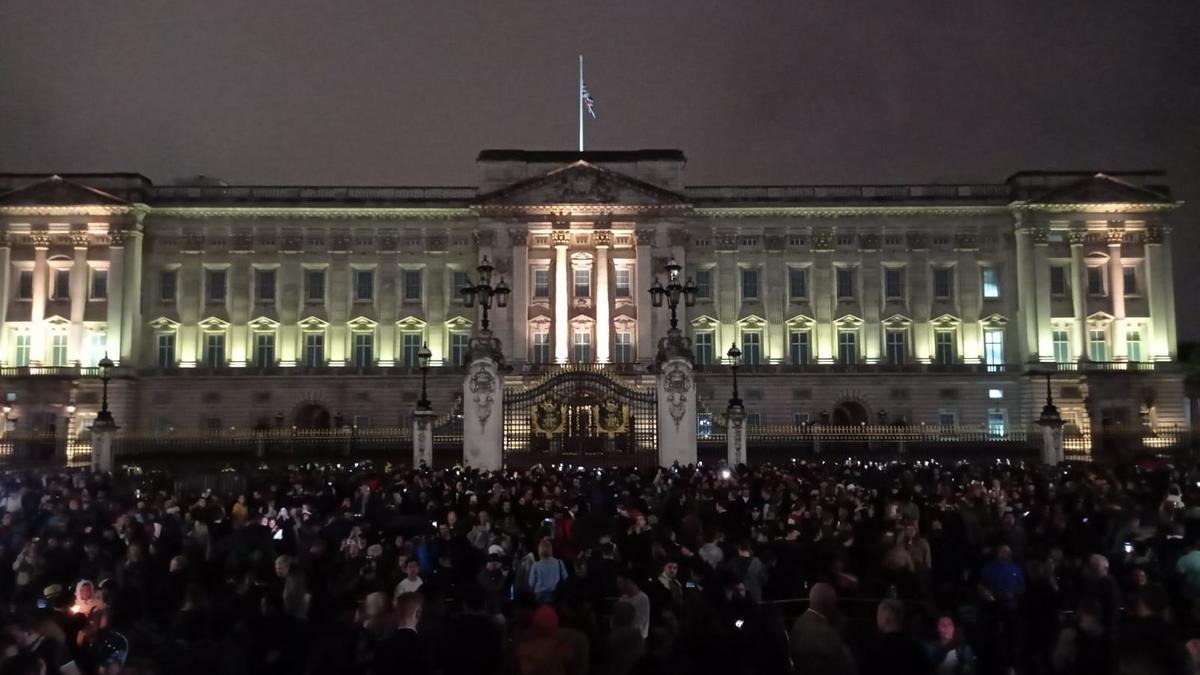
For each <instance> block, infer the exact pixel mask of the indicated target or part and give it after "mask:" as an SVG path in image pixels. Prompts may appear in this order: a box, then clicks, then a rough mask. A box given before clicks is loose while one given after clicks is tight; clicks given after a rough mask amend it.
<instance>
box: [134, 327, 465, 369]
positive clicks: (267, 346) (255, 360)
mask: <svg viewBox="0 0 1200 675" xmlns="http://www.w3.org/2000/svg"><path fill="white" fill-rule="evenodd" d="M203 339H204V341H203V343H202V350H201V354H200V364H201V365H202V366H204V367H208V368H222V367H224V366H225V365H227V364H228V359H227V357H226V349H225V347H226V343H227V342H228V340H227V338H226V335H225V334H224V333H206V334H205V335H204V338H203ZM470 342H471V337H470V335H468V334H466V333H451V334H450V358H449V360H448V363H450V364H453V365H465V364H466V360H467V353H468V351H469V349H470ZM423 344H424V337H423V336H422V335H421V334H420V333H404V334H402V335H401V336H400V360H399V363H400V365H402V366H404V367H406V368H416V367H417V366H419V365H420V358H419V356H418V354H419V353H420V351H421V346H422V345H423ZM175 345H176V336H175V334H174V333H160V334H159V335H158V336H157V356H156V361H155V363H156V364H157V365H158V367H159V368H174V367H175V366H176V365H177V364H178V361H177V359H176V351H175ZM325 345H326V341H325V334H324V333H305V334H304V343H303V345H302V347H301V350H300V358H299V363H300V365H301V366H303V367H307V368H320V367H323V366H325V365H327V363H328V362H327V360H326V357H325ZM275 348H276V337H275V334H274V333H256V334H254V336H253V343H252V349H251V354H250V364H251V365H253V366H254V367H257V368H268V367H272V366H275V365H276V357H275V354H276V349H275ZM349 363H350V365H352V366H354V367H355V368H367V367H370V366H373V365H374V364H375V335H374V334H372V333H354V334H353V335H351V338H350V358H349Z"/></svg>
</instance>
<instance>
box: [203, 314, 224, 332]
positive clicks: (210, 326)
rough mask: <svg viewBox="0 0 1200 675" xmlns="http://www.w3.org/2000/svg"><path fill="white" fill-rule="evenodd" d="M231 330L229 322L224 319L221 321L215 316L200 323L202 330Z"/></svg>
mask: <svg viewBox="0 0 1200 675" xmlns="http://www.w3.org/2000/svg"><path fill="white" fill-rule="evenodd" d="M227 328H229V322H228V321H225V320H224V319H219V318H217V317H215V316H210V317H208V318H207V319H204V320H203V321H201V322H200V330H203V331H208V332H214V331H222V330H225V329H227Z"/></svg>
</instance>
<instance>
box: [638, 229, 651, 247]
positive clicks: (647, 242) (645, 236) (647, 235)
mask: <svg viewBox="0 0 1200 675" xmlns="http://www.w3.org/2000/svg"><path fill="white" fill-rule="evenodd" d="M636 234H637V243H638V246H652V245H654V230H648V229H647V230H638V231H637V233H636Z"/></svg>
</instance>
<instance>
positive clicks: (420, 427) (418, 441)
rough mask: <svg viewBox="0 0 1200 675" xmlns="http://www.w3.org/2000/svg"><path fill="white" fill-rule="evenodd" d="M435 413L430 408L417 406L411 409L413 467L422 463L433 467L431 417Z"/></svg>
mask: <svg viewBox="0 0 1200 675" xmlns="http://www.w3.org/2000/svg"><path fill="white" fill-rule="evenodd" d="M436 416H437V415H436V414H435V413H434V412H433V411H432V410H427V409H424V408H417V409H416V410H414V411H413V418H412V438H413V457H412V465H413V468H414V469H419V468H421V466H422V465H424V466H427V467H431V468H432V467H433V419H434V417H436Z"/></svg>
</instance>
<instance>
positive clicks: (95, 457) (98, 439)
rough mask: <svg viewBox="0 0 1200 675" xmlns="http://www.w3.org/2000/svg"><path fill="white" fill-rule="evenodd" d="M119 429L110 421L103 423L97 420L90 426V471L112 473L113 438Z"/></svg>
mask: <svg viewBox="0 0 1200 675" xmlns="http://www.w3.org/2000/svg"><path fill="white" fill-rule="evenodd" d="M117 429H120V427H118V426H117V425H116V424H113V423H112V422H111V421H110V422H107V423H105V422H104V421H102V420H98V421H97V422H96V423H95V424H93V425H92V471H93V472H100V473H112V470H113V464H114V461H113V459H114V458H113V436H114V435H115V434H116V433H117Z"/></svg>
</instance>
